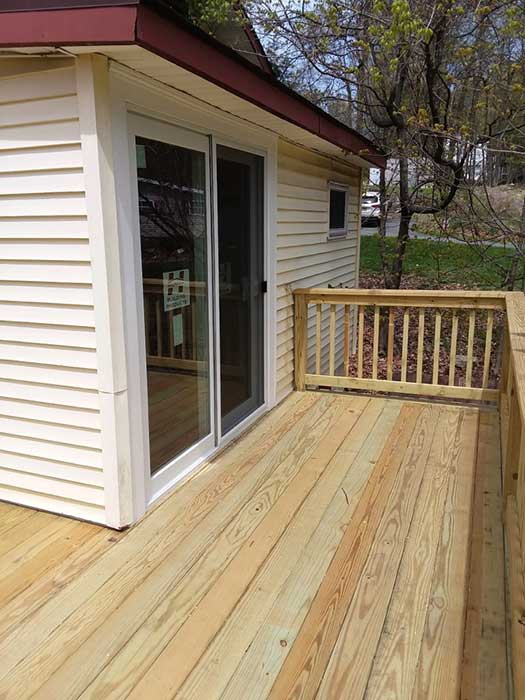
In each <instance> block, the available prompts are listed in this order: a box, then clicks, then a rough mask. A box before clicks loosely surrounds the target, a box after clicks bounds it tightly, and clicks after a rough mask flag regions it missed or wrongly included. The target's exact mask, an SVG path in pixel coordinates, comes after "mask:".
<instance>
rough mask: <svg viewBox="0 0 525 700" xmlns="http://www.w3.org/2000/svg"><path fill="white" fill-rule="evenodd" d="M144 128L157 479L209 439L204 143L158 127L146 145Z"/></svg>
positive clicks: (144, 235) (145, 279)
mask: <svg viewBox="0 0 525 700" xmlns="http://www.w3.org/2000/svg"><path fill="white" fill-rule="evenodd" d="M150 129H151V127H150V128H148V127H147V126H146V127H145V129H142V130H141V132H142V133H141V134H136V135H135V152H136V164H137V186H138V204H139V220H140V242H141V254H142V285H143V295H144V296H143V298H144V333H145V345H146V365H147V381H148V413H149V442H150V468H151V473H152V474H156V473H157V472H158V471H159V470H161V469H162V468H163V467H164V466H165V465H167V464H169V463H171V462H173V461H174V460H176V458H177V457H179V456H180V455H183V454H185V453H186V452H188V450H191V448H194V447H195V446H196V445H198V444H199V443H200V442H201V441H203V440H205V438H206V437H207V436H210V437H211V438H212V439H213V436H212V415H213V411H212V391H211V377H212V376H213V375H212V373H211V371H210V369H211V368H210V335H211V333H210V313H209V309H210V302H209V298H208V297H209V289H210V283H209V218H210V217H209V211H208V209H209V205H208V202H209V196H208V194H209V193H208V147H209V146H208V140H207V139H206V138H205V137H199V136H196V135H193V134H187V133H186V132H184V131H182V130H180V131H179V130H176V129H172V128H170V127H164V128H163V130H164V139H163V138H160V136H159V138H151V135H153V134H152V132H151V131H150ZM145 132H146V133H147V136H144V135H142V134H143V133H145ZM166 137H167V138H169V139H170V140H169V141H167V140H166ZM208 447H210V445H208Z"/></svg>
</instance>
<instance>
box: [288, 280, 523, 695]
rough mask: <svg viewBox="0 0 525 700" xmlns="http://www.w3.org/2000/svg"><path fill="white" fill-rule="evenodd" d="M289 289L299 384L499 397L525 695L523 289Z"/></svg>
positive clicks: (515, 644) (518, 682) (518, 666)
mask: <svg viewBox="0 0 525 700" xmlns="http://www.w3.org/2000/svg"><path fill="white" fill-rule="evenodd" d="M294 297H295V334H294V335H295V380H296V388H297V389H298V390H304V389H308V388H332V389H334V388H337V389H340V390H341V389H347V390H356V389H359V390H361V391H363V390H364V391H370V392H383V393H387V394H389V393H394V394H404V395H407V396H424V397H426V398H432V397H434V398H449V399H453V400H458V399H459V400H466V401H483V402H491V403H496V404H499V409H500V418H501V447H502V454H501V457H502V464H503V493H504V497H505V518H504V522H505V531H506V541H507V549H508V559H509V566H508V569H509V591H510V607H511V609H510V620H511V639H512V668H513V680H514V692H515V698H516V700H525V295H524V294H522V293H521V292H483V291H475V292H473V291H471V292H465V291H457V292H455V291H448V290H444V291H419V290H417V291H416V290H399V291H389V290H363V289H297V290H295V291H294ZM460 350H461V352H459V351H460Z"/></svg>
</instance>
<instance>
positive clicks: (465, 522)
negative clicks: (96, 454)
mask: <svg viewBox="0 0 525 700" xmlns="http://www.w3.org/2000/svg"><path fill="white" fill-rule="evenodd" d="M500 510H501V503H500V472H499V429H498V423H497V414H496V413H495V412H489V411H486V412H485V411H478V410H477V409H470V408H468V409H466V408H461V407H451V406H445V405H438V404H433V405H431V404H424V403H414V402H403V401H398V400H393V399H379V398H365V397H349V396H337V395H329V394H321V393H314V392H309V393H296V394H293V395H292V396H290V397H289V398H288V399H287V400H286V401H285V402H284V403H283V404H281V405H280V406H279V407H278V408H277V409H275V410H274V411H272V412H271V413H270V414H269V415H268V416H267V417H266V418H264V419H263V420H262V421H260V422H259V423H258V424H257V425H256V426H255V427H254V428H253V429H252V430H251V431H250V432H249V433H248V434H245V435H244V436H243V437H242V438H241V439H240V440H239V441H237V443H235V444H234V445H233V446H231V447H230V448H228V450H227V451H225V452H224V453H223V454H222V455H220V456H219V457H218V458H217V459H216V460H215V461H214V462H212V463H211V464H210V465H209V466H208V467H207V468H205V469H203V470H201V472H200V473H199V474H198V475H197V476H195V477H194V478H193V479H191V480H190V481H189V482H187V483H186V484H184V485H182V486H181V487H180V488H179V489H178V490H177V491H176V492H175V493H174V494H172V495H171V496H169V497H168V498H166V499H165V500H164V501H163V502H162V503H161V504H160V505H158V507H156V508H155V509H154V510H153V511H152V512H151V513H150V514H149V515H148V517H147V518H145V519H144V520H143V521H142V522H141V523H140V524H139V525H137V526H135V527H134V528H132V529H130V530H129V531H127V532H124V533H115V532H112V531H108V530H104V529H101V528H99V527H96V526H91V525H88V524H85V523H78V522H74V521H72V520H67V519H64V518H59V517H56V516H52V515H48V514H45V513H37V512H32V511H30V510H26V509H22V508H18V507H14V506H9V505H6V504H3V505H1V506H0V533H1V536H0V601H1V603H0V604H1V614H0V697H2V698H4V699H6V698H12V699H13V700H22V699H23V698H29V697H31V698H44V699H53V700H55V699H56V698H60V699H61V700H64V699H66V698H83V699H87V698H100V699H101V700H102V699H103V700H109V699H113V698H148V699H151V698H154V699H156V700H160V699H163V698H173V697H177V698H185V699H187V700H189V699H194V700H214V699H215V698H228V699H229V700H249V699H254V698H271V699H272V700H283V699H285V698H295V699H299V698H301V699H303V698H304V699H306V698H322V699H323V700H346V699H349V700H359V699H360V698H366V699H367V700H372V699H374V700H379V699H381V700H387V699H392V700H406V699H409V698H420V699H425V700H428V699H430V698H436V699H439V700H447V699H448V698H451V699H452V698H459V697H461V698H462V699H463V700H467V699H468V700H483V699H488V698H490V699H491V700H496V699H497V700H500V699H501V700H504V699H505V698H507V697H508V688H507V662H506V651H505V650H506V639H505V603H504V582H503V571H504V564H503V542H502V530H501V513H500Z"/></svg>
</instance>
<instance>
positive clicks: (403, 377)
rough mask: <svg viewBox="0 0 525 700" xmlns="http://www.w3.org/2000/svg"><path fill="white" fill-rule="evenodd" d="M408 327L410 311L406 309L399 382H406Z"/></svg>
mask: <svg viewBox="0 0 525 700" xmlns="http://www.w3.org/2000/svg"><path fill="white" fill-rule="evenodd" d="M409 326H410V309H409V308H408V307H407V308H406V309H405V310H404V312H403V346H402V349H401V381H402V382H406V380H407V361H408V331H409Z"/></svg>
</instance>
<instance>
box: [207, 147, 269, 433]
mask: <svg viewBox="0 0 525 700" xmlns="http://www.w3.org/2000/svg"><path fill="white" fill-rule="evenodd" d="M217 212H218V222H217V223H218V227H217V228H218V248H219V309H220V313H219V315H220V358H221V362H220V385H221V386H220V397H221V426H222V434H223V435H224V434H225V433H227V432H228V431H229V430H231V429H232V428H233V427H235V426H236V425H237V424H238V423H240V422H241V421H242V420H244V419H245V418H246V417H248V416H249V415H250V414H251V413H253V412H254V411H255V410H256V409H257V408H259V406H261V405H262V403H263V401H264V391H263V380H264V291H265V290H264V286H263V285H264V257H263V254H264V247H263V240H264V221H263V212H264V159H263V158H262V157H261V156H258V155H254V154H253V153H247V152H245V151H240V150H238V149H234V148H228V147H226V146H217Z"/></svg>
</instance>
